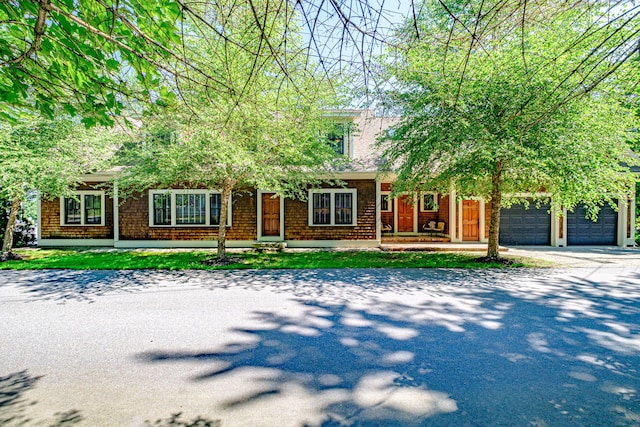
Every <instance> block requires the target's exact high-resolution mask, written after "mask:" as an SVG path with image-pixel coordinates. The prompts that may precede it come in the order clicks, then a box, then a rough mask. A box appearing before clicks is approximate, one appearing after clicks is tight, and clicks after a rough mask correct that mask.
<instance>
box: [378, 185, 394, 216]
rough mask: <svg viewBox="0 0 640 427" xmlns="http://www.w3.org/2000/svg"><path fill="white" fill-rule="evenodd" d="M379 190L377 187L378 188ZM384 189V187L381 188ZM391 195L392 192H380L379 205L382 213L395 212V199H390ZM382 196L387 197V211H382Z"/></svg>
mask: <svg viewBox="0 0 640 427" xmlns="http://www.w3.org/2000/svg"><path fill="white" fill-rule="evenodd" d="M376 188H377V187H376ZM380 188H382V185H381V186H380ZM390 195H391V191H382V190H381V191H380V192H379V194H378V196H377V200H378V203H377V204H378V205H379V206H380V212H393V199H392V198H391V197H389V196H390ZM382 196H387V209H382Z"/></svg>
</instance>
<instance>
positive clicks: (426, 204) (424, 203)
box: [420, 193, 438, 212]
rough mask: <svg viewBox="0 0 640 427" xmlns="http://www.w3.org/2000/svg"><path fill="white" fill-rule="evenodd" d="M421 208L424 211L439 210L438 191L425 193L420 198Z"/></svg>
mask: <svg viewBox="0 0 640 427" xmlns="http://www.w3.org/2000/svg"><path fill="white" fill-rule="evenodd" d="M420 210H421V211H422V212H437V211H438V193H423V194H422V197H421V198H420Z"/></svg>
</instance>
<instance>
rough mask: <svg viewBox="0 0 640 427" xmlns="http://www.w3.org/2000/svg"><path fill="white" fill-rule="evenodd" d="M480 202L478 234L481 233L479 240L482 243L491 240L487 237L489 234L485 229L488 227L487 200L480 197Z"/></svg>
mask: <svg viewBox="0 0 640 427" xmlns="http://www.w3.org/2000/svg"><path fill="white" fill-rule="evenodd" d="M478 204H479V205H480V206H479V209H480V212H479V214H478V216H479V218H478V227H479V228H480V229H479V230H478V234H479V238H480V239H479V240H480V243H487V242H488V241H489V239H488V238H487V234H486V233H485V230H486V229H487V227H486V226H485V225H486V224H485V217H486V215H485V202H484V199H483V198H480V199H478Z"/></svg>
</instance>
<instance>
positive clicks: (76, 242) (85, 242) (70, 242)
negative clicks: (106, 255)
mask: <svg viewBox="0 0 640 427" xmlns="http://www.w3.org/2000/svg"><path fill="white" fill-rule="evenodd" d="M38 246H39V247H44V246H110V247H113V246H114V240H113V239H40V240H38Z"/></svg>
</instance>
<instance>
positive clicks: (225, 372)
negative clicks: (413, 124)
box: [0, 266, 640, 426]
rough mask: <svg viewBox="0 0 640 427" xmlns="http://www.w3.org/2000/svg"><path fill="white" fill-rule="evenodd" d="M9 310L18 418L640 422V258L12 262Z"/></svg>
mask: <svg viewBox="0 0 640 427" xmlns="http://www.w3.org/2000/svg"><path fill="white" fill-rule="evenodd" d="M0 322H1V324H2V327H1V328H0V425H3V426H5V425H6V426H17V425H28V426H38V425H42V426H52V425H53V426H70V425H78V426H149V425H155V426H170V425H171V426H180V425H182V426H186V425H193V426H195V425H199V426H205V425H222V426H337V425H372V426H373V425H375V426H380V425H391V426H394V425H397V426H406V425H429V426H431V425H434V426H498V425H503V426H507V425H508V426H512V425H514V426H532V425H533V426H574V425H575V426H616V425H618V426H637V425H640V395H639V391H640V326H639V325H640V266H639V267H636V266H627V267H590V268H574V269H563V270H560V269H540V270H515V271H504V270H483V271H478V270H440V269H409V270H387V269H379V270H355V269H354V270H306V271H267V272H263V271H259V272H252V271H237V272H175V273H173V272H140V271H129V272H118V271H100V272H98V271H96V272H72V271H42V272H0ZM175 414H179V415H175Z"/></svg>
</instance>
